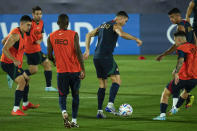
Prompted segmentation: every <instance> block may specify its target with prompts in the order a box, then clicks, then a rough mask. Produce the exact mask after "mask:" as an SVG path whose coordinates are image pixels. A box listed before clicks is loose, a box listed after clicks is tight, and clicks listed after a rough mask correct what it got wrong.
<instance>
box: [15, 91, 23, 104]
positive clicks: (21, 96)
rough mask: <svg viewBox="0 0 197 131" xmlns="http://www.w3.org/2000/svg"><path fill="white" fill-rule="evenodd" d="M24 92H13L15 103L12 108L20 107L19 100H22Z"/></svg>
mask: <svg viewBox="0 0 197 131" xmlns="http://www.w3.org/2000/svg"><path fill="white" fill-rule="evenodd" d="M23 93H24V91H20V90H16V91H15V103H14V106H20V102H21V99H22V98H23Z"/></svg>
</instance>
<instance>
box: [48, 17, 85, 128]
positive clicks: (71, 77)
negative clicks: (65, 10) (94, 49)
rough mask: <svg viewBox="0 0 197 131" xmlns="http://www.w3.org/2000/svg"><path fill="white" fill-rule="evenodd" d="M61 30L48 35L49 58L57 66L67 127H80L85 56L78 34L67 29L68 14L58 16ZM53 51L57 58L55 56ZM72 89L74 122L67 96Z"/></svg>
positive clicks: (60, 97)
mask: <svg viewBox="0 0 197 131" xmlns="http://www.w3.org/2000/svg"><path fill="white" fill-rule="evenodd" d="M57 24H58V25H59V30H57V31H55V32H52V33H51V34H50V36H49V37H48V40H47V44H48V58H49V59H50V60H51V61H53V63H54V65H56V68H57V85H58V90H59V104H60V107H61V111H62V116H63V120H64V125H65V127H67V128H70V127H79V125H78V124H77V114H78V107H79V88H80V81H81V79H84V78H85V68H84V63H83V56H82V53H81V49H80V45H79V37H78V34H77V33H76V32H74V31H72V30H67V28H68V24H69V18H68V16H67V15H66V14H61V15H59V17H58V21H57ZM53 51H54V55H55V58H54V57H53ZM69 87H70V89H71V91H72V97H73V100H72V122H71V123H70V121H69V120H68V113H67V111H66V98H67V95H68V93H69Z"/></svg>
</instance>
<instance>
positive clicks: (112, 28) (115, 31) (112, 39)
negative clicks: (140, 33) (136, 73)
mask: <svg viewBox="0 0 197 131" xmlns="http://www.w3.org/2000/svg"><path fill="white" fill-rule="evenodd" d="M128 18H129V17H128V15H127V13H126V12H125V11H120V12H118V13H117V14H116V17H115V19H114V20H111V21H108V22H106V23H104V24H102V25H101V26H99V27H98V28H96V29H94V30H93V31H91V32H89V33H88V34H87V35H86V51H85V53H84V59H88V56H89V52H90V50H89V48H90V41H91V37H95V36H98V44H97V47H96V49H95V53H94V66H95V68H96V73H97V78H98V80H99V89H98V92H97V96H98V112H97V118H105V117H106V116H105V115H104V113H103V109H102V106H103V101H104V98H105V90H106V88H107V78H108V77H110V79H111V81H112V85H111V88H110V95H109V102H108V105H107V107H106V108H105V111H106V112H110V113H115V107H114V101H115V97H116V94H117V93H118V90H119V87H120V84H121V80H120V73H119V69H118V66H117V64H116V62H115V60H114V58H113V51H114V48H115V47H116V42H117V39H118V36H120V37H122V38H124V39H128V40H135V41H136V42H137V43H138V46H140V45H142V41H141V40H140V39H138V38H136V37H134V36H132V35H130V34H128V33H126V32H124V31H123V30H122V26H124V25H125V24H126V22H127V21H128Z"/></svg>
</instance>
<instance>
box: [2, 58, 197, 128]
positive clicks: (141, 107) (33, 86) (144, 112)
mask: <svg viewBox="0 0 197 131" xmlns="http://www.w3.org/2000/svg"><path fill="white" fill-rule="evenodd" d="M137 58H138V56H115V60H116V62H117V64H118V65H119V69H120V73H121V79H122V85H121V87H120V90H119V92H118V95H117V97H116V101H115V106H116V108H118V107H119V106H120V105H121V104H123V103H129V104H131V105H132V107H133V109H134V112H133V115H132V117H130V118H123V117H117V116H113V115H111V114H107V113H106V115H107V119H99V120H98V119H96V112H97V99H96V96H97V95H96V93H97V90H98V87H99V86H98V81H97V78H96V73H95V68H94V65H93V62H92V57H90V58H89V60H87V61H86V62H85V66H86V78H85V80H83V81H82V84H81V88H80V97H81V99H80V106H79V115H78V123H79V125H80V128H78V129H76V128H75V129H69V130H84V131H88V130H89V131H97V130H98V131H101V130H102V131H105V130H107V131H109V130H112V131H123V130H124V131H129V130H133V131H154V130H159V131H160V130H163V131H167V130H168V131H176V130H177V131H182V130H184V131H187V130H188V131H192V130H193V131H194V130H196V128H197V112H196V110H197V104H196V101H195V102H194V104H193V107H192V108H191V109H188V110H186V109H185V108H182V109H181V111H180V112H179V113H178V114H177V115H175V116H172V117H167V120H166V121H153V120H152V118H153V117H155V116H157V115H158V114H159V102H160V96H161V92H162V91H163V89H164V88H165V86H166V84H167V83H168V82H169V81H170V80H171V78H172V76H171V72H172V70H173V68H174V67H175V64H176V56H168V57H166V58H165V59H164V60H163V61H161V62H157V61H155V60H154V59H155V56H146V58H147V60H143V61H140V60H137ZM23 68H24V69H25V68H27V65H26V59H25V60H24V66H23ZM52 84H53V86H54V87H56V85H57V83H56V69H55V67H53V82H52ZM110 85H111V82H110V80H109V83H108V89H107V91H106V97H105V101H104V107H105V106H106V104H107V102H108V97H109V87H110ZM14 87H16V85H14ZM44 87H45V78H44V74H43V68H42V67H41V66H39V72H38V73H37V74H36V75H34V76H32V77H31V82H30V94H29V100H30V101H32V102H33V103H39V104H40V105H41V106H40V108H38V109H36V110H28V111H27V113H28V116H25V117H18V116H17V117H13V116H11V115H10V112H11V110H12V108H13V102H14V92H15V88H13V89H8V86H7V80H6V74H5V73H4V72H3V71H2V70H1V69H0V131H11V130H14V131H18V130H23V131H33V130H36V131H45V130H46V131H55V130H56V131H64V130H67V129H65V128H64V126H63V121H62V116H61V112H60V109H59V104H58V94H57V93H54V92H45V91H44ZM192 94H193V95H195V96H196V97H197V90H196V89H194V90H193V91H192ZM49 97H50V98H49ZM87 97H90V98H87ZM169 103H170V105H169V108H168V110H169V109H170V107H171V103H172V99H170V100H169ZM67 106H68V109H67V110H68V112H69V113H71V95H70V94H69V98H68V103H67ZM70 116H71V114H70Z"/></svg>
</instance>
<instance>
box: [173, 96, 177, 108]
mask: <svg viewBox="0 0 197 131" xmlns="http://www.w3.org/2000/svg"><path fill="white" fill-rule="evenodd" d="M177 102H178V98H173V103H172V106H173V107H176V104H177Z"/></svg>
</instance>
